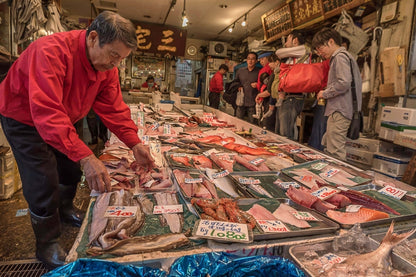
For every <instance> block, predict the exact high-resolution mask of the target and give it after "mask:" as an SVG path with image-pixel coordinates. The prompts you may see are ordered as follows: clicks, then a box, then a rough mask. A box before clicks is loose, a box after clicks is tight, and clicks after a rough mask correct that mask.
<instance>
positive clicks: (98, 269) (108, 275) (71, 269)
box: [43, 259, 166, 277]
mask: <svg viewBox="0 0 416 277" xmlns="http://www.w3.org/2000/svg"><path fill="white" fill-rule="evenodd" d="M69 276H77V277H78V276H101V277H112V276H114V277H130V276H131V277H133V276H134V277H165V276H166V272H165V271H162V270H160V269H155V268H151V267H147V266H143V267H137V266H133V265H124V264H120V263H116V262H110V261H103V260H96V259H79V260H77V261H75V262H72V263H69V264H67V265H64V266H62V267H59V268H56V269H54V270H52V271H50V272H48V273H46V274H44V275H43V277H69Z"/></svg>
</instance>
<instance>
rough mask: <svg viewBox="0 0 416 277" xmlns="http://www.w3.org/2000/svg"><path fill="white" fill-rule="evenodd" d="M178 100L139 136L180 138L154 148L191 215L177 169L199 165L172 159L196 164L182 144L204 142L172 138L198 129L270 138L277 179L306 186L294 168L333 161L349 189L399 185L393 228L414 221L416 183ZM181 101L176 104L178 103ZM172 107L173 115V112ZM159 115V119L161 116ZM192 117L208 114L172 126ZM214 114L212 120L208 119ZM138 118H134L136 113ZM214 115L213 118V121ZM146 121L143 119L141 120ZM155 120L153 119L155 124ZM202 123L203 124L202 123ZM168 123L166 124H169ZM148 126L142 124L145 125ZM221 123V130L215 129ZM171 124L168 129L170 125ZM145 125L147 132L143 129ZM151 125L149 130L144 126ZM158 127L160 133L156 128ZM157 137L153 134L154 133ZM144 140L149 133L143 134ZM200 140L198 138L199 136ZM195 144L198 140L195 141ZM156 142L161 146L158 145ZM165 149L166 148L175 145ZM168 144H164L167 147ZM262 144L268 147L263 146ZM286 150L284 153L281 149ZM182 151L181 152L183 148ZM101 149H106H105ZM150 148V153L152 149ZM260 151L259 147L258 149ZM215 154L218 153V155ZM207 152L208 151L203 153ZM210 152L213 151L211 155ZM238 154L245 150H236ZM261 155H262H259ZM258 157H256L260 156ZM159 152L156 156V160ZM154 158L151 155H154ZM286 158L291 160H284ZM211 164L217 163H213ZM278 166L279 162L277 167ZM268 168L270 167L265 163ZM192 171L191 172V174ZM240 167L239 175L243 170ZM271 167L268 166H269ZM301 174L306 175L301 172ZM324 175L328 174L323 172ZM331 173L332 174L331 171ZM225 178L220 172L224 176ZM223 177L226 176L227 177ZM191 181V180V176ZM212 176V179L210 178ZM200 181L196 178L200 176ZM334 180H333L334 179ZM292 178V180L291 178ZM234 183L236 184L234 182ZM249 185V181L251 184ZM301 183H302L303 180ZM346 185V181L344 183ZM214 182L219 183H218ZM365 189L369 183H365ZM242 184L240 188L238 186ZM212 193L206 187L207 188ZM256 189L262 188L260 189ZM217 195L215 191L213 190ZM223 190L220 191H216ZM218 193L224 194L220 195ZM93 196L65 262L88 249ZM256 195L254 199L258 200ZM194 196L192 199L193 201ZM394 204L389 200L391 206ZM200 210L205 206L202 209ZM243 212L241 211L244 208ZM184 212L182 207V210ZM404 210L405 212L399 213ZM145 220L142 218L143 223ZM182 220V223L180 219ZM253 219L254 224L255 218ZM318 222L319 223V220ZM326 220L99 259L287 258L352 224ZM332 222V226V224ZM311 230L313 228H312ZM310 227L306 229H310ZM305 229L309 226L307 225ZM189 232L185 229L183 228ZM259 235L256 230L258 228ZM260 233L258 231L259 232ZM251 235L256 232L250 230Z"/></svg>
mask: <svg viewBox="0 0 416 277" xmlns="http://www.w3.org/2000/svg"><path fill="white" fill-rule="evenodd" d="M176 100H177V101H175V108H174V111H172V112H164V111H158V114H159V116H157V118H158V119H156V121H158V120H159V121H158V122H156V121H155V123H153V124H152V125H150V126H147V127H146V126H144V127H143V128H142V129H144V132H145V133H143V134H142V135H144V136H143V137H142V138H145V137H146V134H148V135H149V136H150V137H154V138H155V139H154V140H152V139H150V144H149V145H150V149H151V151H152V147H153V144H152V143H156V142H157V143H159V145H160V142H161V145H162V149H163V145H166V146H169V147H171V146H172V145H179V143H182V149H180V148H181V147H179V150H181V152H180V153H178V152H176V154H175V152H170V151H178V147H176V148H177V150H160V149H159V154H161V157H162V158H163V161H162V162H161V164H163V165H164V166H167V167H168V168H169V170H170V171H169V172H170V178H172V180H173V182H174V187H175V190H176V191H177V192H178V194H179V195H180V202H181V203H184V205H185V206H184V208H186V210H188V209H189V212H191V213H193V214H194V215H196V216H201V211H198V208H197V207H195V205H194V206H192V205H191V204H190V200H192V199H194V197H195V196H193V195H187V192H186V191H185V189H184V187H183V184H181V181H180V179H179V177H178V176H179V175H178V174H179V173H181V172H188V173H191V175H192V174H196V175H195V176H198V174H200V173H201V169H197V170H196V171H192V169H190V168H187V167H184V166H183V165H182V166H177V164H175V162H181V161H183V159H185V158H186V159H188V158H189V160H192V159H194V160H192V161H193V162H192V163H191V164H189V166H193V165H196V164H197V163H195V157H193V156H192V155H196V154H195V150H192V151H194V152H192V151H188V150H186V148H187V147H194V146H193V144H194V143H196V142H199V143H201V145H202V146H206V143H205V142H202V139H198V138H194V139H189V138H188V139H185V140H183V141H179V140H178V141H174V140H173V139H174V138H178V137H179V135H180V134H188V135H190V134H197V135H198V136H201V137H202V138H204V136H205V137H209V136H211V137H215V136H221V135H222V136H223V138H221V139H229V138H232V141H233V142H235V143H238V145H243V146H244V145H245V146H247V147H249V149H250V150H253V149H255V150H256V151H257V150H258V151H260V150H259V149H260V148H258V149H256V148H255V147H256V146H255V145H257V144H259V143H258V142H259V141H262V142H263V143H264V142H267V141H275V143H274V145H273V144H271V145H272V146H269V148H264V149H263V150H262V151H269V150H270V151H271V149H273V146H275V145H277V146H278V147H279V149H280V150H279V151H281V152H274V154H273V156H272V157H271V158H276V157H278V158H279V159H280V158H281V159H282V160H283V159H284V156H290V157H288V159H287V160H285V162H284V163H282V164H284V165H285V166H284V167H285V168H278V170H277V171H276V172H274V173H271V175H272V176H273V178H275V179H274V180H276V178H279V176H280V175H282V176H283V175H285V176H287V178H291V179H293V181H295V182H299V184H300V185H301V186H305V187H307V183H305V182H304V181H305V180H304V178H303V179H302V178H301V179H297V176H296V174H295V173H294V172H297V171H298V170H299V169H300V170H304V169H308V166H309V165H312V169H313V170H315V171H316V170H318V167H321V168H322V167H325V166H329V167H332V166H334V168H331V170H330V171H334V169H335V168H338V169H336V170H338V171H336V170H335V173H338V172H343V170H345V172H347V173H349V174H354V176H353V178H350V179H348V180H347V179H345V180H347V181H350V182H356V183H353V184H352V185H351V186H352V187H351V188H350V189H351V190H354V186H356V185H357V188H358V187H360V186H359V185H361V184H364V185H366V186H370V185H371V186H372V187H373V188H374V187H377V189H378V188H379V187H380V188H383V187H386V186H389V187H393V188H399V189H401V190H405V191H407V192H409V193H408V194H407V195H406V197H407V198H406V201H407V202H406V205H408V206H406V207H411V209H410V211H409V212H408V213H407V214H406V216H395V217H394V218H395V220H396V221H397V223H396V225H397V226H396V227H397V228H396V229H401V228H409V226H414V224H416V217H415V216H416V211H415V212H413V211H414V210H413V209H415V210H416V205H415V198H414V197H415V191H416V190H415V188H414V187H412V186H409V185H407V184H405V183H403V182H400V181H398V180H394V179H391V178H389V177H387V176H384V175H382V174H379V173H376V172H372V171H364V170H362V169H360V168H358V167H355V166H352V165H350V164H348V163H346V162H344V161H340V160H337V159H334V158H332V157H330V156H328V155H326V154H325V153H322V152H319V151H316V150H314V149H310V148H308V147H307V146H305V145H302V144H299V143H298V142H295V141H292V140H289V139H287V138H284V137H281V136H279V135H277V134H274V133H271V132H269V131H265V130H263V129H262V128H260V127H259V126H255V125H252V124H250V123H248V122H246V121H243V120H240V119H238V118H236V117H233V116H231V115H229V114H226V113H224V112H221V111H219V110H217V109H213V108H210V107H207V106H202V105H192V104H183V103H182V101H181V102H179V100H178V99H176ZM179 103H180V104H179ZM136 109H137V107H136V108H135V110H134V113H137V110H136ZM175 112H176V114H175ZM132 114H133V112H132ZM161 118H162V119H161ZM197 118H205V120H207V118H209V119H210V120H207V121H204V122H202V124H201V123H199V125H200V126H199V127H198V125H192V127H189V126H188V125H187V126H185V125H181V126H179V127H178V126H175V124H178V123H179V122H188V123H189V122H190V121H189V120H190V119H197ZM213 118H214V120H213ZM184 119H186V120H185V121H184ZM136 120H137V118H136ZM212 120H213V121H212ZM146 121H148V120H146ZM209 122H211V127H209V125H210V124H209ZM156 123H157V124H156ZM214 123H215V124H220V125H221V124H222V125H223V126H222V127H217V128H215V127H212V126H214ZM201 126H203V127H201ZM168 127H169V128H168ZM146 128H147V129H146ZM220 128H223V129H220ZM167 129H169V133H166V130H167ZM171 129H172V130H171ZM146 130H147V132H146ZM149 130H151V132H150V131H149ZM158 130H159V133H157V132H158ZM242 132H244V133H245V134H250V135H253V136H254V137H256V140H249V139H246V138H244V137H241V136H239V135H238V134H239V133H242ZM157 136H158V137H157ZM156 138H158V140H156ZM147 139H149V138H147ZM199 140H200V141H199ZM197 145H199V144H198V143H197ZM217 145H221V146H222V147H224V146H225V145H226V143H225V142H220V143H217ZM159 147H160V146H159ZM174 148H175V147H173V148H170V149H174ZM166 149H167V148H166ZM266 149H267V150H266ZM282 149H283V150H284V149H286V150H285V151H284V152H285V153H283V150H282ZM185 150H186V151H185ZM104 152H105V151H104ZM152 153H153V152H152ZM262 153H264V152H262ZM218 155H219V154H218ZM208 156H209V155H208ZM214 156H215V155H214ZM241 156H242V157H243V156H244V155H241ZM260 156H261V155H260ZM260 156H259V157H260ZM210 157H211V159H212V160H214V159H213V157H212V154H211V156H210ZM159 158H160V157H158V159H159ZM268 159H269V157H265V160H266V162H265V164H267V165H268V166H270V164H271V163H268V162H269V160H268ZM155 160H156V158H155ZM214 161H215V160H214ZM287 161H290V162H287ZM215 164H216V163H215ZM278 167H279V166H278ZM270 168H272V167H271V166H270ZM234 170H235V171H236V172H235V174H237V176H239V175H240V174H241V176H243V175H244V174H246V175H245V176H247V177H244V178H246V179H249V178H254V179H255V178H257V179H261V178H260V177H256V176H258V175H256V174H254V173H253V172H252V174H251V173H250V171H248V170H246V171H244V170H243V171H240V172H239V171H238V168H237V167H234ZM192 172H194V173H192ZM243 172H244V174H243ZM272 172H273V170H272ZM206 174H207V176H209V174H208V171H207V173H206ZM253 176H254V177H253ZM305 176H306V175H305ZM305 176H301V177H305ZM326 177H328V176H326ZM330 177H331V176H330ZM191 178H196V177H194V175H192V177H191ZM224 178H225V177H224ZM227 178H228V176H227ZM238 178H240V183H241V178H242V177H236V178H234V181H232V182H235V180H237V183H238ZM193 180H195V179H193ZM211 180H213V179H211ZM325 180H326V181H327V183H328V184H329V183H331V181H334V180H335V179H328V178H326V179H325ZM199 182H201V181H199ZM334 182H335V181H334ZM273 183H275V184H280V183H276V182H273ZM292 183H294V182H292ZM233 184H234V185H235V183H233ZM253 184H254V183H253ZM305 184H306V185H305ZM237 186H241V184H239V185H237ZM346 186H347V185H346ZM217 187H218V186H217ZM366 188H368V187H366ZM240 189H241V188H240ZM242 190H243V191H244V192H243V194H244V193H248V194H247V195H253V192H250V190H248V189H246V188H243V189H242ZM357 191H359V192H360V190H359V189H357ZM210 192H211V191H210ZM260 193H261V191H260ZM372 193H377V191H375V192H372ZM287 194H288V193H286V195H287ZM218 195H219V196H218V197H220V192H219V194H218ZM221 195H223V194H221ZM247 195H244V196H239V197H237V198H236V199H237V200H236V201H239V200H238V199H240V200H241V199H243V200H244V198H247ZM283 196H285V194H284V191H283ZM221 197H223V196H221ZM253 199H257V200H258V201H260V200H261V199H262V198H261V197H260V198H259V197H258V196H257V197H256V196H253ZM95 200H96V198H92V199H91V203H90V207H89V208H88V211H87V215H86V218H85V220H84V222H83V224H82V226H81V228H80V232H79V235H78V237H77V238H76V241H75V243H74V245H73V247H72V249H71V251H70V253H69V255H68V256H67V262H72V261H75V260H76V259H78V258H82V257H86V256H85V255H81V256H80V251H79V249H80V248H79V247H81V248H82V247H83V248H88V245H87V244H88V241H86V239H85V237H86V236H87V237H88V231H89V229H90V228H91V217H92V214H91V213H92V211H93V207H92V206H94V202H95ZM257 200H256V201H257ZM277 200H278V201H279V203H280V205H281V203H289V202H290V203H291V201H292V200H290V199H287V198H286V199H285V200H282V199H277ZM192 201H193V200H192ZM238 205H239V207H240V209H241V210H244V209H243V206H244V205H241V203H239V204H238ZM290 205H291V207H295V208H297V209H299V210H301V209H302V208H299V207H300V206H298V205H296V204H293V205H292V203H291V204H290ZM393 206H394V205H393ZM406 207H405V206H404V207H394V208H396V209H398V210H399V209H401V210H400V211H402V210H403V209H406ZM204 211H205V210H204ZM244 211H245V210H244ZM184 213H185V212H184ZM310 213H311V214H317V215H318V216H317V217H321V216H325V214H324V213H320V211H319V210H313V209H311V210H310ZM402 215H404V214H402ZM392 218H393V217H391V218H389V219H384V220H381V221H375V222H373V224H367V225H365V224H363V228H365V230H366V232H368V233H382V232H383V231H385V230H386V229H387V227H388V225H389V223H390V222H391V220H392ZM325 220H332V219H330V218H325ZM146 223H147V222H146ZM309 223H310V224H311V225H312V227H313V226H317V225H314V224H316V223H311V222H309ZM185 224H186V223H185ZM257 224H259V223H258V222H257ZM320 224H321V223H320ZM331 224H333V225H330V226H331V227H330V228H327V229H322V230H326V231H321V232H309V233H308V232H306V233H305V235H301V236H293V234H294V232H293V230H294V229H292V234H291V235H288V236H284V235H281V236H279V238H277V239H276V236H269V237H270V239H266V240H264V239H261V240H254V241H253V242H250V243H235V242H234V243H231V242H221V241H218V240H211V239H207V240H202V241H199V242H198V243H192V244H190V245H188V246H187V247H184V248H178V249H171V250H168V251H165V250H161V251H158V250H155V251H151V252H149V253H139V254H128V255H124V256H119V257H115V256H106V257H104V259H107V260H112V261H116V262H120V263H128V264H134V265H150V266H156V267H160V268H164V269H166V268H168V267H169V265H170V263H171V262H172V261H173V260H174V259H176V258H178V257H181V256H184V255H190V254H197V253H206V252H212V251H227V252H230V253H235V254H238V255H242V256H249V255H258V254H261V255H277V256H283V257H286V258H290V256H289V251H288V249H289V247H290V246H294V245H304V244H310V243H320V242H325V241H329V240H332V239H333V238H334V236H335V235H336V234H337V231H338V230H339V229H340V228H341V229H342V228H344V227H345V228H347V229H348V228H351V226H349V225H347V224H342V223H340V222H337V221H334V222H332V223H331ZM334 226H336V227H334ZM312 229H313V228H312ZM312 229H311V230H312ZM296 230H298V231H299V230H300V229H296ZM307 230H308V229H307ZM188 231H189V230H188ZM257 234H258V233H257ZM260 234H261V232H260ZM186 235H187V236H190V238H195V234H194V233H193V234H189V233H188V234H186ZM254 237H255V235H254ZM258 237H261V238H264V237H266V238H267V237H268V236H258Z"/></svg>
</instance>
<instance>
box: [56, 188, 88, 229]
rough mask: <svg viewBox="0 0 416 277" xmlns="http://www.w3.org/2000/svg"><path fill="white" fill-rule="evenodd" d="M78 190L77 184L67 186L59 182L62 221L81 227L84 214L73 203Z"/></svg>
mask: <svg viewBox="0 0 416 277" xmlns="http://www.w3.org/2000/svg"><path fill="white" fill-rule="evenodd" d="M76 191H77V187H76V186H66V185H62V184H59V199H60V203H59V214H60V216H61V220H62V222H65V223H69V224H72V225H73V226H75V227H81V225H82V221H83V220H84V214H83V213H82V212H81V211H79V210H78V209H76V208H75V207H74V205H73V203H72V201H73V199H74V197H75V194H76Z"/></svg>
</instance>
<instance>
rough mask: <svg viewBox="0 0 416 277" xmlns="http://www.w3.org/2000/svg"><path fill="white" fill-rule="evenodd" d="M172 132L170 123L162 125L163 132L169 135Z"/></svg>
mask: <svg viewBox="0 0 416 277" xmlns="http://www.w3.org/2000/svg"><path fill="white" fill-rule="evenodd" d="M171 133H172V126H171V125H170V124H164V125H163V134H164V135H170V134H171Z"/></svg>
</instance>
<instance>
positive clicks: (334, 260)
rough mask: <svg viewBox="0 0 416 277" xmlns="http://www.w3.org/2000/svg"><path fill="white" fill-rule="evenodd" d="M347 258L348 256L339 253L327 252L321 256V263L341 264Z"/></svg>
mask: <svg viewBox="0 0 416 277" xmlns="http://www.w3.org/2000/svg"><path fill="white" fill-rule="evenodd" d="M345 259H346V258H344V257H340V256H337V255H335V254H333V253H328V254H325V255H323V256H322V257H320V258H319V260H320V261H321V263H322V264H323V265H326V264H339V263H342V262H343V261H344V260H345Z"/></svg>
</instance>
